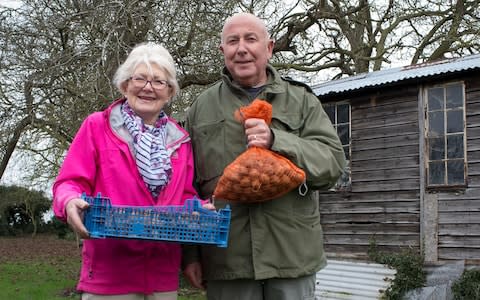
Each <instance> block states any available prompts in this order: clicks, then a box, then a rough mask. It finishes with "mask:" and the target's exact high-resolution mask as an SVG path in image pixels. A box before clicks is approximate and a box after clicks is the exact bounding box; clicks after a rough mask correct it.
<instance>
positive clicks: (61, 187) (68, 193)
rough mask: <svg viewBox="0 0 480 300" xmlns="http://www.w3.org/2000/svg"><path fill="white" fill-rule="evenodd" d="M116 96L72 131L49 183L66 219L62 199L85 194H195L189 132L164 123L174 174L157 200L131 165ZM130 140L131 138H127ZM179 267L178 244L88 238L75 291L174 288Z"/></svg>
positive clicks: (139, 198) (139, 201) (120, 197)
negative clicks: (59, 167)
mask: <svg viewBox="0 0 480 300" xmlns="http://www.w3.org/2000/svg"><path fill="white" fill-rule="evenodd" d="M122 101H124V99H122V100H118V101H116V102H115V103H113V104H112V105H111V106H110V107H109V108H107V109H106V110H105V111H103V112H96V113H93V114H91V115H90V116H88V117H87V118H86V119H85V121H84V122H83V124H82V126H81V127H80V129H79V131H78V133H77V134H76V136H75V138H74V140H73V142H72V144H71V146H70V149H69V150H68V153H67V155H66V157H65V160H64V162H63V165H62V167H61V169H60V172H59V175H58V177H57V179H56V181H55V183H54V185H53V197H54V201H53V209H54V212H55V216H56V217H57V218H59V219H60V220H63V221H66V218H67V216H66V215H65V205H66V203H67V202H68V201H69V200H71V199H73V198H77V197H80V196H81V194H82V193H83V192H85V193H86V194H87V195H92V196H95V195H97V193H101V194H102V196H104V197H109V198H110V200H111V202H112V205H131V206H152V205H182V204H183V203H184V201H185V199H188V198H192V197H193V196H194V195H196V192H195V190H194V188H193V186H192V183H193V157H192V146H191V143H190V138H189V136H188V133H187V132H186V131H185V130H183V129H182V128H181V127H180V126H179V125H178V124H177V123H176V122H175V121H173V120H172V119H170V121H169V123H168V125H167V126H168V138H167V149H170V150H171V151H173V153H172V155H171V161H172V170H173V172H172V178H171V180H170V182H169V184H168V186H167V187H165V188H164V189H163V191H162V192H161V193H160V195H159V196H158V198H157V199H154V198H153V197H152V195H151V194H150V192H149V191H148V189H147V187H146V185H145V183H144V182H143V180H142V178H141V176H140V173H139V172H138V169H137V166H136V164H135V158H134V156H133V154H132V152H131V147H130V146H129V142H128V138H129V135H128V134H126V131H125V129H124V128H123V119H122V118H121V115H120V113H119V107H120V105H119V104H120V103H121V102H122ZM130 139H131V138H130ZM179 271H180V245H179V244H175V243H165V242H157V241H141V240H124V239H88V240H85V241H84V243H83V250H82V269H81V274H80V281H79V283H78V286H77V289H78V290H81V291H86V292H90V293H94V294H110V295H111V294H125V293H143V294H151V293H153V292H165V291H175V290H177V289H178V275H179Z"/></svg>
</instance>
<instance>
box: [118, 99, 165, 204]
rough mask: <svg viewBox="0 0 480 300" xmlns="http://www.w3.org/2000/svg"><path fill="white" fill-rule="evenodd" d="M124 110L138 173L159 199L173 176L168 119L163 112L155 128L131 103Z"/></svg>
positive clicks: (126, 104) (123, 105) (123, 114)
mask: <svg viewBox="0 0 480 300" xmlns="http://www.w3.org/2000/svg"><path fill="white" fill-rule="evenodd" d="M121 111H122V116H123V120H124V122H125V126H126V127H127V130H128V132H129V133H130V134H131V135H132V137H133V146H134V149H135V159H136V162H137V168H138V171H139V172H140V174H141V175H142V178H143V181H144V182H145V184H146V185H147V187H148V189H149V190H150V192H151V193H152V195H153V196H154V197H155V198H156V197H157V196H158V194H159V193H160V191H161V190H162V189H163V188H164V187H165V186H166V185H167V184H168V182H169V181H170V178H171V175H172V165H171V161H170V156H169V154H168V152H167V150H166V140H167V127H166V125H167V121H168V117H167V115H166V114H165V112H163V111H162V112H161V113H160V116H159V117H158V119H157V121H156V122H155V124H154V126H151V125H147V124H145V123H144V122H143V120H142V118H140V117H139V116H137V115H136V114H135V112H134V111H133V110H132V108H131V107H130V106H129V105H128V102H127V101H125V102H124V103H123V104H122V109H121Z"/></svg>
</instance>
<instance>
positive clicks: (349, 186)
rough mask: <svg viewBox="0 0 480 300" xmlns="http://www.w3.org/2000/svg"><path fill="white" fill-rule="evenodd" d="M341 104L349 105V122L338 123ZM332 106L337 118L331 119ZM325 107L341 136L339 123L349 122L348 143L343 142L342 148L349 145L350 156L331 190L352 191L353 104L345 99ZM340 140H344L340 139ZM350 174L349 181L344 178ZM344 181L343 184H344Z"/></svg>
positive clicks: (347, 157)
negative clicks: (329, 109) (330, 110)
mask: <svg viewBox="0 0 480 300" xmlns="http://www.w3.org/2000/svg"><path fill="white" fill-rule="evenodd" d="M341 105H347V106H348V122H341V123H338V107H339V106H341ZM330 107H334V115H335V116H334V117H335V120H332V119H330V116H329V115H328V113H327V109H328V108H330ZM323 108H324V110H325V113H326V114H327V116H328V118H329V119H330V121H331V123H332V125H333V128H335V131H336V132H337V135H338V137H339V138H340V135H339V132H338V126H339V125H347V124H348V144H343V143H342V149H345V147H348V156H347V154H345V155H346V159H347V164H346V166H345V170H343V172H342V175H341V176H340V178H339V179H338V181H337V182H336V183H335V186H333V187H332V188H331V189H330V190H331V191H337V192H340V191H344V192H346V191H351V190H352V168H351V160H352V105H351V104H350V101H348V100H345V101H339V102H329V103H324V104H323ZM340 142H342V141H341V140H340ZM344 152H345V150H344ZM346 174H348V181H347V180H344V178H345V175H346ZM342 183H343V184H342Z"/></svg>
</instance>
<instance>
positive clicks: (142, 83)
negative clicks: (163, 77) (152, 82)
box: [132, 77, 147, 88]
mask: <svg viewBox="0 0 480 300" xmlns="http://www.w3.org/2000/svg"><path fill="white" fill-rule="evenodd" d="M132 82H133V85H134V86H135V87H137V88H143V87H144V86H145V85H146V84H147V80H145V79H143V78H141V77H133V78H132Z"/></svg>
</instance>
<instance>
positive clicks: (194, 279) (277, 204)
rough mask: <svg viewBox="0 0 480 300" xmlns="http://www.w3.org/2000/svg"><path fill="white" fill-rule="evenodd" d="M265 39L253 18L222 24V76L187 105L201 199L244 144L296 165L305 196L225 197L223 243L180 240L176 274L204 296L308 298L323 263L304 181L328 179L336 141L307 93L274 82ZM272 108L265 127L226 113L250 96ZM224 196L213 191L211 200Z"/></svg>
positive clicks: (314, 185) (338, 160)
mask: <svg viewBox="0 0 480 300" xmlns="http://www.w3.org/2000/svg"><path fill="white" fill-rule="evenodd" d="M273 45H274V42H273V41H272V40H271V39H270V38H269V35H268V32H267V28H266V26H265V24H264V23H263V22H262V21H261V20H260V19H258V18H257V17H255V16H253V15H251V14H247V13H240V14H236V15H234V16H232V17H230V18H228V19H227V20H226V22H225V24H224V27H223V30H222V35H221V44H220V50H221V51H222V53H223V55H224V59H225V68H224V70H223V78H222V80H220V81H219V82H217V83H216V84H215V85H213V86H212V87H210V88H208V89H207V90H205V91H204V92H203V93H201V94H200V95H199V96H198V98H197V100H196V101H195V102H194V104H193V105H192V106H191V108H190V109H189V111H188V115H187V122H186V124H187V130H188V131H189V132H190V134H191V137H192V142H193V143H192V145H193V149H194V156H195V163H196V166H195V168H196V170H195V171H196V184H197V186H198V189H199V192H200V194H201V195H202V196H203V197H205V198H206V197H210V196H211V195H212V193H213V191H214V189H215V185H216V183H217V181H218V179H219V177H220V176H221V175H222V172H223V170H224V169H225V167H226V166H227V165H228V164H230V163H231V162H232V161H233V160H234V159H235V158H236V157H237V156H238V155H240V154H241V153H242V152H244V151H245V150H246V149H247V146H248V147H251V146H258V147H263V148H268V149H271V150H272V151H275V152H277V153H279V154H281V155H283V156H285V157H287V158H288V159H290V160H291V161H292V162H293V163H295V164H296V165H297V166H298V167H300V168H302V169H303V170H304V171H305V173H306V184H307V187H308V191H307V192H306V194H304V193H300V192H299V190H298V189H294V190H293V191H291V192H289V193H288V194H286V195H284V196H281V197H279V198H277V199H273V200H270V201H266V202H261V203H254V204H252V203H250V204H241V203H236V202H232V203H229V204H230V207H231V209H232V218H231V225H230V233H229V245H228V248H226V249H225V248H217V247H210V246H203V247H200V248H198V247H185V248H184V274H185V276H186V278H187V279H188V280H189V281H190V283H191V284H192V285H193V286H195V287H198V288H205V285H206V289H207V298H208V299H209V300H236V299H238V300H257V299H258V300H260V299H266V300H282V299H284V300H297V299H313V298H314V292H315V274H316V272H317V271H319V270H320V269H321V268H323V267H324V266H325V265H326V258H325V255H324V252H323V238H322V229H321V226H320V216H319V209H318V201H317V200H316V198H315V197H314V194H313V190H314V189H326V188H329V187H331V186H333V185H334V184H335V182H336V180H337V178H338V177H339V176H340V174H341V171H342V170H343V168H344V166H345V157H344V153H343V150H342V146H341V143H340V141H339V139H338V136H337V134H336V132H335V129H334V128H333V127H332V124H331V123H330V120H329V118H328V116H327V115H326V114H325V112H324V111H323V109H322V106H321V104H320V102H319V101H318V99H317V98H316V96H315V95H314V94H312V93H310V92H309V91H308V90H307V89H306V88H305V87H303V86H300V85H298V84H292V83H291V82H289V81H286V80H283V79H282V78H281V77H280V75H279V74H278V73H277V71H276V70H275V69H274V68H273V67H272V66H271V65H269V59H270V58H271V57H272V50H273ZM255 98H259V99H263V100H266V101H268V102H269V103H271V104H272V106H273V118H272V124H271V125H270V127H269V126H268V125H267V124H266V123H265V121H264V120H262V119H248V120H246V121H245V123H244V124H241V123H239V122H238V121H236V120H235V119H234V111H235V110H237V109H238V108H239V107H241V106H244V105H248V104H249V103H250V102H251V101H252V100H253V99H255ZM227 203H228V202H226V201H222V199H215V204H216V206H217V208H221V207H224V206H225V205H226V204H227Z"/></svg>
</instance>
